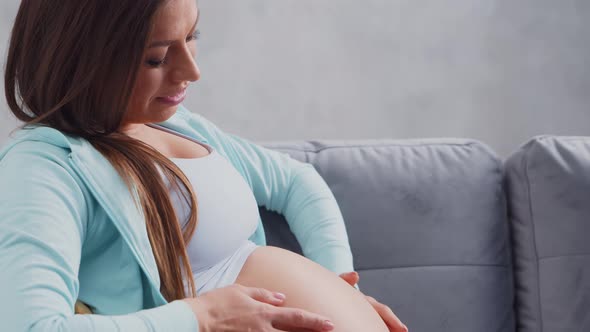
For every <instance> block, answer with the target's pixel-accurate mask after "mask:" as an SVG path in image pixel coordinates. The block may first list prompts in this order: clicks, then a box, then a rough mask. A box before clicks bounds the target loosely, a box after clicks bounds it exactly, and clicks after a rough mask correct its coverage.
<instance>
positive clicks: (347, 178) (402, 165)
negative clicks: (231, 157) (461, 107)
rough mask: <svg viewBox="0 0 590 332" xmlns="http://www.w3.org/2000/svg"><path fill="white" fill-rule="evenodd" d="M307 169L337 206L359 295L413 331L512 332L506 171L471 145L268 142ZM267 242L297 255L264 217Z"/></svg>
mask: <svg viewBox="0 0 590 332" xmlns="http://www.w3.org/2000/svg"><path fill="white" fill-rule="evenodd" d="M267 146H268V147H271V148H273V149H277V150H279V151H283V152H286V153H289V154H290V155H291V156H293V157H294V158H296V159H299V160H302V161H305V162H309V163H311V164H313V165H314V166H315V168H316V169H317V170H318V172H319V173H320V174H321V175H322V177H323V178H324V179H325V180H326V182H327V183H328V185H329V186H330V188H331V190H332V191H333V192H334V195H335V197H336V199H337V200H338V203H339V205H340V208H341V210H342V213H343V215H344V219H345V222H346V226H347V229H348V233H349V237H350V243H351V247H352V251H353V255H354V260H355V261H354V263H355V269H356V270H357V271H359V273H360V276H361V281H360V287H361V289H362V290H363V292H365V293H366V294H369V295H372V296H374V297H376V298H377V299H379V300H380V301H382V302H384V303H386V304H388V305H389V306H391V307H392V309H393V310H394V311H395V312H396V314H398V316H399V317H400V318H401V319H402V320H403V321H404V322H405V323H406V324H407V325H408V326H409V328H410V330H411V331H452V332H458V331H469V332H473V331H478V332H485V331H490V332H491V331H494V332H498V331H505V332H510V331H514V315H513V291H512V289H513V282H512V273H511V259H510V243H509V235H508V224H507V217H506V204H505V197H504V192H503V189H502V164H501V162H500V161H499V160H498V158H497V157H496V156H495V155H494V154H493V153H492V152H491V151H490V149H488V148H487V147H486V146H484V145H483V144H481V143H479V142H476V141H472V140H461V139H445V140H435V139H430V140H402V141H394V140H378V141H362V142H328V141H324V142H318V141H310V142H293V143H275V144H267ZM262 216H263V222H264V223H265V229H266V230H267V237H268V242H269V244H272V245H279V246H287V247H289V248H291V249H297V246H298V244H297V241H296V240H295V239H294V238H293V237H292V235H291V234H290V233H289V231H288V229H287V226H286V224H285V223H284V219H282V217H280V216H277V215H273V214H271V213H269V212H267V211H262Z"/></svg>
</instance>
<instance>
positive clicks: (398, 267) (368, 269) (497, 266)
mask: <svg viewBox="0 0 590 332" xmlns="http://www.w3.org/2000/svg"><path fill="white" fill-rule="evenodd" d="M421 267H490V268H502V269H510V268H511V266H509V265H504V264H425V265H400V266H386V267H375V268H370V267H368V268H355V271H377V270H391V269H411V268H421Z"/></svg>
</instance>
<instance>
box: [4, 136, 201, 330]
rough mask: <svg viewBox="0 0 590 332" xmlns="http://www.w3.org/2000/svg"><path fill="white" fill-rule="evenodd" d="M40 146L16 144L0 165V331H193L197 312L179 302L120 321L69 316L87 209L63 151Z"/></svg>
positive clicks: (111, 317)
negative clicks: (1, 329) (0, 328)
mask: <svg viewBox="0 0 590 332" xmlns="http://www.w3.org/2000/svg"><path fill="white" fill-rule="evenodd" d="M39 144H42V143H39V142H23V143H19V144H18V145H16V146H15V147H13V148H12V149H11V150H10V151H9V152H8V153H7V154H6V155H5V156H4V157H3V158H2V159H1V160H0V294H2V296H0V321H1V322H2V326H3V329H5V330H6V331H117V330H120V331H172V330H174V331H178V332H181V331H187V332H188V331H190V332H194V331H197V330H198V322H197V320H196V318H195V315H194V313H193V312H192V310H191V309H190V307H189V306H188V305H187V304H186V303H183V302H182V301H175V302H172V303H169V304H167V305H164V306H161V307H158V308H154V309H149V310H142V311H139V312H137V313H133V314H128V315H121V316H98V315H74V304H75V302H76V298H77V295H78V290H79V283H78V268H79V265H80V258H81V252H82V246H83V244H84V238H85V235H86V232H87V229H88V227H87V220H88V219H89V217H91V211H88V207H87V205H86V200H85V193H84V192H83V190H82V189H81V186H80V183H79V182H78V181H77V179H76V178H75V177H74V176H73V175H72V171H71V169H69V165H68V163H67V160H68V159H67V152H66V151H65V150H62V149H60V148H57V147H55V146H51V145H47V146H46V147H44V148H43V149H40V148H39ZM57 156H59V157H57ZM105 278H108V276H105ZM138 282H140V281H139V280H138ZM114 301H116V299H114Z"/></svg>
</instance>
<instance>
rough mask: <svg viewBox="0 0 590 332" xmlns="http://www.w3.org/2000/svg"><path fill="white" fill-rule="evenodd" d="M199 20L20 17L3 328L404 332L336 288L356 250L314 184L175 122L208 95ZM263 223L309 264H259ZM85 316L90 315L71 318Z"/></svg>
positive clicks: (144, 13)
mask: <svg viewBox="0 0 590 332" xmlns="http://www.w3.org/2000/svg"><path fill="white" fill-rule="evenodd" d="M198 16H199V10H198V8H197V6H196V3H195V1H194V0H117V1H114V0H83V1H80V0H64V1H60V2H59V3H57V2H55V1H50V0H23V1H22V2H21V5H20V8H19V12H18V15H17V17H16V21H15V25H14V29H13V32H12V37H11V42H10V48H9V52H8V60H7V64H6V74H5V89H6V96H7V101H8V104H9V107H10V109H11V110H12V112H13V114H14V115H15V116H16V117H17V118H18V119H20V120H21V121H23V122H25V125H24V126H23V128H22V129H20V130H19V131H17V132H16V133H15V134H14V135H13V136H14V137H13V139H12V140H11V142H9V143H8V144H7V145H6V146H5V147H4V148H3V149H2V150H0V170H1V171H0V188H1V189H0V269H2V273H1V276H0V294H2V295H3V296H2V297H1V298H0V309H1V310H0V312H1V313H2V316H1V317H2V321H3V324H5V325H7V327H8V329H7V330H9V331H48V330H50V331H103V330H104V331H113V330H121V331H171V330H174V331H177V332H184V331H187V332H188V331H329V330H333V331H341V332H347V331H350V332H353V331H355V332H356V331H375V332H381V331H383V332H385V331H406V330H407V329H406V328H405V326H403V324H401V322H399V320H397V318H396V317H395V315H393V313H391V312H390V311H388V309H387V308H386V307H384V306H382V305H380V304H379V303H376V302H374V301H373V302H372V303H370V302H369V301H367V299H366V298H365V297H364V296H363V295H362V294H361V293H360V292H358V291H357V290H356V289H354V288H353V287H350V285H349V284H348V283H347V282H345V281H344V280H343V279H342V278H340V277H339V276H338V274H339V273H344V272H349V271H352V258H351V254H350V248H349V245H348V240H347V235H346V231H345V229H344V224H343V222H342V219H341V216H340V212H339V210H338V207H337V205H336V202H335V200H334V197H333V196H332V194H331V193H330V191H329V189H328V188H327V186H326V184H325V183H324V182H323V180H322V179H321V178H320V177H319V175H318V174H317V173H316V172H315V170H314V169H313V167H311V166H310V165H307V164H302V163H299V162H297V161H295V160H293V159H290V158H289V157H288V156H286V155H284V154H280V153H277V152H274V151H270V150H267V149H264V148H262V147H260V146H257V145H255V144H252V143H250V142H247V141H245V140H243V139H241V138H239V137H236V136H233V135H228V134H226V133H223V132H222V131H221V130H219V129H218V128H217V127H216V126H215V125H213V124H212V123H210V122H208V121H207V120H205V119H204V118H202V117H200V116H199V115H197V114H193V113H191V112H188V111H187V110H186V109H184V108H183V107H182V106H180V105H179V104H180V103H181V102H182V101H183V99H184V97H185V93H186V88H187V86H188V84H189V83H190V82H194V81H197V80H198V79H199V78H200V72H199V69H198V67H197V65H196V62H195V59H194V57H195V56H196V44H195V40H196V39H197V37H198V30H197V29H196V27H197V22H198ZM244 65H247V64H244ZM258 205H264V206H266V207H267V208H269V209H271V210H274V211H278V212H280V213H282V214H284V215H285V217H286V218H287V220H288V222H289V225H290V227H291V229H292V230H293V232H294V233H295V235H296V236H297V238H298V240H299V241H300V243H301V244H302V248H303V250H304V253H305V255H306V257H307V258H306V257H302V256H299V255H297V254H294V253H291V252H289V251H286V250H282V249H279V248H274V247H267V246H264V243H265V242H264V241H265V240H264V230H263V229H262V224H261V223H260V217H259V215H258ZM352 283H354V281H353V282H352ZM232 285H233V286H232ZM238 285H241V286H238ZM267 289H268V290H272V291H273V292H272V293H271V292H269V291H267ZM77 300H79V301H78V302H77ZM82 302H83V303H85V304H86V305H87V306H88V307H89V308H90V309H91V310H92V312H93V314H92V315H74V305H75V304H76V303H82ZM371 304H372V305H371ZM375 309H377V310H375ZM384 321H386V322H387V324H386V323H385V322H384Z"/></svg>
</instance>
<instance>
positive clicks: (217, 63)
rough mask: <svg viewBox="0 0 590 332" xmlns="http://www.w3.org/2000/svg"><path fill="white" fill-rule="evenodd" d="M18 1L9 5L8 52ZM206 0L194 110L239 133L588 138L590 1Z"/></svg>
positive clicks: (500, 141) (499, 144)
mask: <svg viewBox="0 0 590 332" xmlns="http://www.w3.org/2000/svg"><path fill="white" fill-rule="evenodd" d="M18 3H19V1H17V0H3V1H2V2H1V3H0V12H1V14H0V15H1V18H2V22H1V25H0V44H1V45H2V47H3V48H4V47H5V45H6V43H7V35H8V30H9V28H10V26H11V23H12V18H13V17H14V15H15V13H16V6H17V5H18ZM199 4H200V7H201V10H202V16H201V24H200V29H201V32H202V33H201V37H202V39H201V40H200V41H199V48H200V50H199V57H198V59H199V63H200V66H201V71H202V78H201V81H199V82H198V83H196V84H195V85H194V86H193V87H192V88H191V89H192V90H191V92H190V95H189V97H188V99H187V101H186V102H185V105H186V106H188V107H189V109H191V110H193V111H195V112H199V113H201V114H203V115H204V116H206V117H208V118H209V119H211V120H212V121H213V122H215V123H217V124H218V125H219V126H220V127H222V128H223V129H225V130H226V131H228V132H232V133H235V134H238V135H241V136H244V137H246V138H249V139H252V140H255V141H270V140H273V141H274V140H296V139H363V138H409V137H441V136H450V137H470V138H476V139H480V140H482V141H484V142H485V143H487V144H489V145H490V146H491V147H492V148H493V149H494V150H496V152H498V153H499V154H500V155H503V156H504V155H506V154H508V153H509V152H511V151H513V150H514V149H516V148H517V147H518V145H519V144H520V143H522V142H524V141H525V140H526V139H527V138H529V137H531V136H533V135H538V134H562V135H590V109H589V107H588V105H589V104H590V43H589V42H588V41H589V39H588V36H590V23H588V22H590V2H589V1H585V0H577V1H575V0H560V1H553V0H521V1H513V0H447V1H440V0H420V1H417V0H390V1H387V0H362V1H361V0H354V1H353V0H281V1H271V0H265V1H262V0H242V1H239V0H233V1H230V0H200V1H199ZM2 51H3V52H2V53H5V52H4V49H2ZM2 91H3V90H2ZM6 113H7V112H6V106H5V102H3V103H2V105H1V106H0V121H1V124H0V142H1V141H3V140H5V139H6V136H7V135H8V131H9V128H11V127H13V126H14V124H15V122H14V121H13V120H10V118H9V117H8V115H6Z"/></svg>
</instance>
